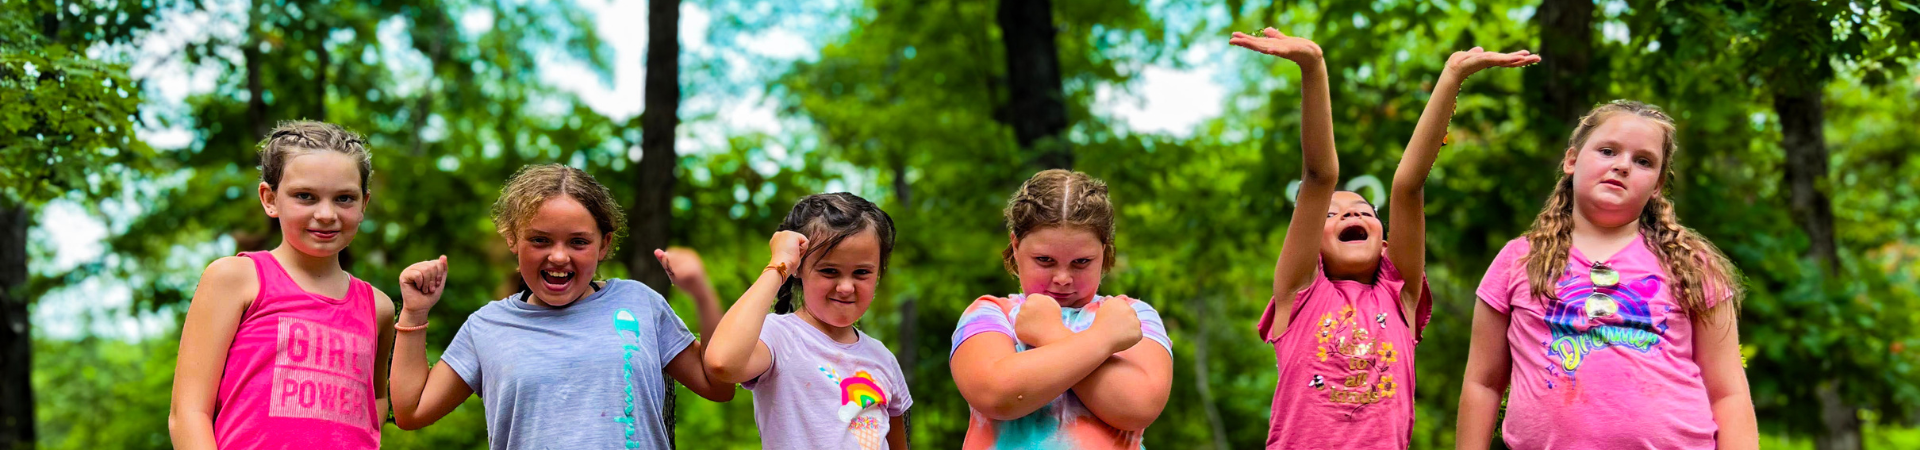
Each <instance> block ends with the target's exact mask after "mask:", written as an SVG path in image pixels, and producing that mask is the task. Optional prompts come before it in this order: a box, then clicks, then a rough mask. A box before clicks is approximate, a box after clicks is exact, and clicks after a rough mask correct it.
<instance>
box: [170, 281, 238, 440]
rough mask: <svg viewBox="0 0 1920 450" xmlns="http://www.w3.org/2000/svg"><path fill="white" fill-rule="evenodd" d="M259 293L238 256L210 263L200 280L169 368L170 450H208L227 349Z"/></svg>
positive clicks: (225, 364)
mask: <svg viewBox="0 0 1920 450" xmlns="http://www.w3.org/2000/svg"><path fill="white" fill-rule="evenodd" d="M259 291H260V280H259V279H257V278H255V277H254V269H253V261H252V260H250V259H247V258H246V257H244V256H228V257H225V258H220V259H217V260H214V261H213V263H212V264H208V265H207V270H206V271H205V272H201V274H200V285H199V286H198V287H195V288H194V290H193V300H192V302H191V303H188V304H187V318H186V320H185V322H184V323H183V325H182V326H181V331H180V357H179V361H178V362H177V363H176V364H175V365H174V367H173V405H172V408H171V409H170V410H169V411H168V413H167V428H168V430H167V431H168V432H169V434H170V435H171V436H172V438H173V447H174V448H179V449H213V448H215V446H214V442H213V403H214V401H213V398H214V396H215V395H217V394H218V393H219V390H220V374H221V371H222V369H223V368H225V367H226V366H227V347H228V346H231V345H233V334H234V332H235V330H238V329H239V328H240V320H241V319H242V318H243V316H245V315H246V312H247V306H248V305H250V304H252V303H253V300H254V294H255V293H256V292H259Z"/></svg>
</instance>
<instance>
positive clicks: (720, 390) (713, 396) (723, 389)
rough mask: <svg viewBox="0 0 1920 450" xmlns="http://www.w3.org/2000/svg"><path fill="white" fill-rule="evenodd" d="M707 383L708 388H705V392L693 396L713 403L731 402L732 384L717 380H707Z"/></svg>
mask: <svg viewBox="0 0 1920 450" xmlns="http://www.w3.org/2000/svg"><path fill="white" fill-rule="evenodd" d="M707 382H708V384H710V386H708V387H707V389H706V391H705V392H695V394H700V398H704V399H707V400H708V401H711V402H714V403H726V402H731V401H733V395H734V391H733V383H725V382H721V381H720V380H717V379H708V380H707Z"/></svg>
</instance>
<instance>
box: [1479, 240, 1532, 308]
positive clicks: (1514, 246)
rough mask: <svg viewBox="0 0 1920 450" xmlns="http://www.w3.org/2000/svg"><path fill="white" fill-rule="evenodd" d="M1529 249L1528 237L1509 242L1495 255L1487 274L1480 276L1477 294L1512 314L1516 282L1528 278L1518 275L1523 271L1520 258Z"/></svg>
mask: <svg viewBox="0 0 1920 450" xmlns="http://www.w3.org/2000/svg"><path fill="white" fill-rule="evenodd" d="M1527 249H1528V246H1527V240H1526V238H1519V239H1514V240H1512V241H1509V242H1507V246H1506V248H1502V249H1500V255H1499V256H1495V257H1494V258H1493V264H1492V265H1490V266H1488V267H1487V274H1486V275H1484V276H1482V277H1481V278H1480V288H1479V289H1476V290H1475V291H1474V294H1475V296H1478V297H1480V301H1482V302H1486V303H1487V306H1491V307H1493V309H1494V310H1495V311H1499V312H1500V313H1501V314H1512V313H1513V296H1514V291H1515V289H1514V283H1517V282H1523V281H1525V279H1526V278H1525V277H1521V276H1517V275H1518V274H1520V273H1521V270H1520V269H1521V268H1522V266H1521V265H1520V260H1521V259H1522V258H1525V257H1526V256H1527ZM1521 292H1527V291H1526V290H1522V291H1521Z"/></svg>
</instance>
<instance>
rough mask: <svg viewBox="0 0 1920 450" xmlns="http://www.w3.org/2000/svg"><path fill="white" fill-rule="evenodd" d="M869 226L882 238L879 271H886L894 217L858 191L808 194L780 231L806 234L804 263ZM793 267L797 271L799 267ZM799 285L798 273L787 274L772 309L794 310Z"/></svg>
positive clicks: (777, 310) (801, 257)
mask: <svg viewBox="0 0 1920 450" xmlns="http://www.w3.org/2000/svg"><path fill="white" fill-rule="evenodd" d="M868 228H872V229H873V231H874V234H876V235H877V236H879V238H880V272H879V273H880V275H886V273H887V261H888V260H889V259H890V257H891V256H892V255H893V217H891V216H888V215H887V212H886V211H882V210H880V207H879V206H876V205H874V204H873V202H869V201H867V199H864V198H860V196H858V195H853V194H849V193H845V192H835V193H832V194H814V195H809V196H806V198H802V199H800V201H799V202H796V203H794V204H793V209H792V210H790V211H787V218H786V219H785V220H782V221H780V230H779V231H796V232H799V233H800V234H804V235H806V236H807V251H806V253H802V254H801V255H800V261H802V262H801V263H800V264H801V265H802V266H805V265H806V262H805V261H806V260H807V259H809V258H812V257H813V256H814V255H816V254H819V255H825V254H827V253H829V252H832V251H833V249H834V247H839V246H840V242H841V241H845V240H846V239H847V237H849V236H853V235H855V234H860V232H862V231H866V230H867V229H868ZM794 269H795V272H796V273H798V271H799V268H794ZM800 287H801V286H800V277H799V276H792V277H788V278H787V279H786V281H785V282H783V283H782V284H781V286H780V291H779V293H777V294H775V298H776V299H778V301H776V302H774V304H773V312H775V313H780V314H786V313H790V312H793V291H794V290H796V289H799V288H800Z"/></svg>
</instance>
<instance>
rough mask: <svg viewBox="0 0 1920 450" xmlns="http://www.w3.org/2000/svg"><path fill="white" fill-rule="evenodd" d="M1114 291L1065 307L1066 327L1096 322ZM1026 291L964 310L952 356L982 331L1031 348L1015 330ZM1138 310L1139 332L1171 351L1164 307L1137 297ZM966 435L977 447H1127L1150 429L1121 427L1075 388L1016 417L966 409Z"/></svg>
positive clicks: (974, 448) (985, 300)
mask: <svg viewBox="0 0 1920 450" xmlns="http://www.w3.org/2000/svg"><path fill="white" fill-rule="evenodd" d="M1110 298H1114V297H1105V296H1095V297H1094V298H1093V301H1090V302H1087V304H1086V305H1083V306H1082V307H1079V308H1067V307H1061V308H1060V318H1061V320H1063V321H1065V322H1066V325H1067V329H1068V330H1072V331H1073V332H1076V333H1078V332H1080V331H1084V330H1086V329H1087V327H1090V326H1093V317H1094V315H1095V313H1096V312H1098V311H1099V310H1100V304H1101V303H1102V302H1105V301H1107V299H1110ZM1026 300H1027V297H1026V296H1025V295H1020V294H1015V295H1012V296H1009V297H1007V298H1000V297H991V296H989V297H980V299H978V300H974V301H973V305H971V306H968V307H967V311H966V312H964V313H961V314H960V325H959V326H958V327H955V328H954V330H953V348H951V349H948V351H947V357H948V358H952V357H953V352H955V351H958V350H960V343H962V342H966V340H967V338H970V337H974V336H976V335H979V334H981V333H1000V334H1004V335H1007V337H1009V338H1013V339H1014V342H1015V343H1014V351H1016V352H1023V351H1026V350H1027V348H1028V347H1027V344H1025V343H1020V342H1019V337H1018V336H1019V335H1017V334H1015V333H1014V331H1013V319H1011V318H1013V317H1019V315H1020V305H1022V304H1024V303H1026ZM1132 306H1133V312H1134V313H1135V314H1136V315H1138V316H1139V317H1140V335H1141V337H1142V338H1144V339H1146V340H1150V341H1153V342H1158V343H1160V347H1161V348H1165V349H1169V350H1167V351H1168V352H1169V353H1171V352H1172V350H1171V349H1172V348H1173V342H1172V341H1171V340H1169V339H1168V338H1167V325H1166V323H1165V322H1162V321H1161V320H1160V312H1159V311H1154V309H1153V307H1152V306H1148V305H1147V303H1146V302H1143V301H1139V300H1134V301H1133V303H1132ZM967 412H968V424H967V439H966V442H965V443H963V444H961V448H963V449H967V450H978V449H1032V450H1066V449H1093V450H1106V449H1126V450H1134V449H1139V448H1141V442H1140V438H1141V436H1142V435H1143V432H1144V431H1145V430H1141V431H1122V430H1119V429H1116V428H1114V427H1112V426H1110V425H1107V423H1106V422H1103V421H1101V420H1100V419H1099V418H1098V417H1094V415H1093V412H1092V411H1088V410H1087V407H1086V405H1084V404H1081V403H1080V397H1079V396H1077V395H1074V393H1073V391H1072V390H1068V391H1067V392H1066V393H1064V394H1060V397H1059V398H1055V399H1053V401H1052V402H1049V403H1047V406H1044V407H1041V408H1040V409H1039V410H1036V411H1034V412H1033V413H1032V414H1027V415H1026V416H1025V417H1021V418H1018V419H1014V420H1006V421H1001V420H993V419H991V418H988V417H987V416H986V415H983V414H980V411H978V410H974V409H972V408H968V409H967Z"/></svg>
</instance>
